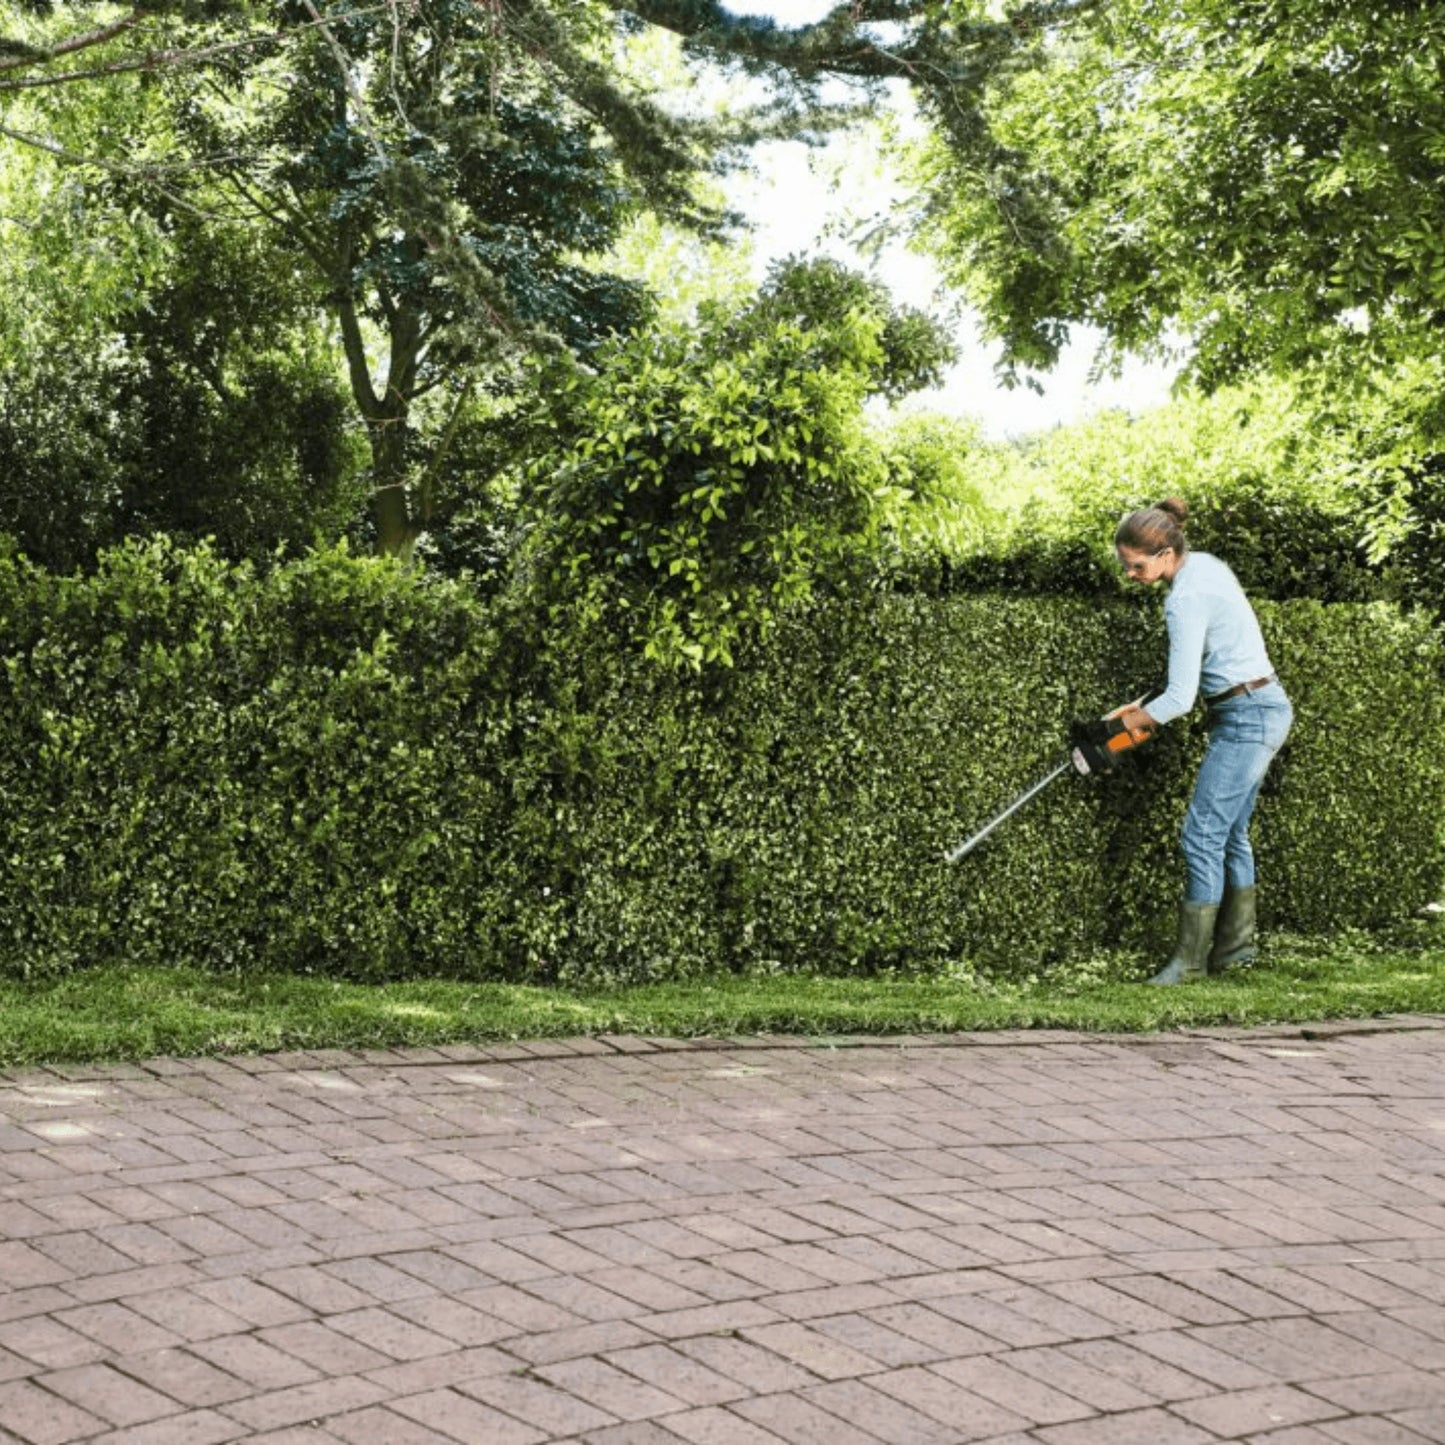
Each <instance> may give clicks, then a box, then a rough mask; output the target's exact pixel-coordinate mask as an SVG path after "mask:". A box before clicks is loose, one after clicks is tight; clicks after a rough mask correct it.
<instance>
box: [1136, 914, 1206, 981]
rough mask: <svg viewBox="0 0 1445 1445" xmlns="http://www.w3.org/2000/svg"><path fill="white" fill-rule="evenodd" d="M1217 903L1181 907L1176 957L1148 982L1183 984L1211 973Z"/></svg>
mask: <svg viewBox="0 0 1445 1445" xmlns="http://www.w3.org/2000/svg"><path fill="white" fill-rule="evenodd" d="M1218 914H1219V904H1217V903H1181V904H1180V905H1179V941H1178V942H1177V943H1176V944H1175V945H1174V956H1173V957H1172V958H1171V959H1170V960H1169V962H1168V963H1166V964H1165V965H1164V967H1163V968H1161V969H1160V970H1159V972H1158V973H1156V974H1155V975H1154V977H1153V978H1151V979H1150V980H1149V982H1150V983H1152V984H1168V983H1183V982H1184V981H1185V980H1186V979H1191V978H1204V977H1205V976H1206V975H1207V974H1208V973H1209V950H1210V947H1211V946H1212V945H1213V943H1214V920H1215V918H1216V917H1217V916H1218Z"/></svg>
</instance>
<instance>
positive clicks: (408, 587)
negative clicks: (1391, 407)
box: [0, 542, 1445, 982]
mask: <svg viewBox="0 0 1445 1445" xmlns="http://www.w3.org/2000/svg"><path fill="white" fill-rule="evenodd" d="M504 605H505V604H504V603H503V601H501V600H497V599H494V600H493V601H491V602H488V603H486V604H483V603H482V602H481V601H479V600H478V598H477V597H476V595H475V594H473V593H471V592H469V591H468V590H467V589H466V588H465V587H464V586H462V585H461V584H458V583H453V582H445V581H441V582H439V581H436V580H428V579H427V578H425V577H424V576H421V575H418V574H416V573H413V572H408V571H406V570H404V569H403V568H401V567H400V566H398V565H396V564H394V563H389V562H383V561H376V560H362V559H357V558H354V557H351V556H349V555H347V554H346V553H345V552H344V551H331V552H320V553H316V554H314V555H311V556H308V557H306V558H303V559H300V560H297V561H294V562H282V563H279V564H277V565H276V566H274V567H270V568H267V569H265V570H264V572H258V571H255V570H253V569H251V568H250V567H248V566H245V565H231V564H227V563H225V562H222V561H221V560H219V559H218V558H217V557H215V556H214V555H213V554H211V553H210V552H208V551H207V550H205V549H194V550H189V551H187V550H182V549H179V548H176V547H174V546H172V545H170V544H167V543H164V542H150V543H146V544H133V545H129V546H127V547H124V548H122V549H119V550H118V551H115V552H112V553H108V554H105V555H104V556H103V558H102V559H101V565H100V566H99V568H98V569H97V571H96V572H95V573H94V574H93V575H90V576H85V577H66V578H57V577H54V576H52V575H50V574H47V573H45V572H44V571H42V570H39V569H36V568H34V567H32V566H30V565H29V564H28V563H26V562H25V561H24V560H23V559H18V558H15V557H12V556H6V555H3V554H0V636H3V637H4V638H5V644H4V647H3V650H0V836H3V837H4V838H5V846H4V848H3V849H0V968H3V969H5V970H7V971H11V972H28V973H53V972H58V971H63V970H67V969H72V968H76V967H80V966H85V965H96V964H104V963H106V962H108V961H113V960H125V961H133V962H148V963H157V962H176V963H202V964H211V965H216V966H229V967H265V968H279V969H293V970H311V971H326V972H329V973H334V974H338V975H347V976H352V977H362V978H377V977H383V976H400V975H424V974H450V975H466V976H471V977H477V978H490V979H503V978H505V979H511V980H518V981H522V980H534V981H551V980H564V981H573V982H576V981H589V982H620V981H640V980H646V979H660V978H670V977H672V978H675V977H688V976H701V975H703V974H705V973H706V972H708V971H710V970H715V969H721V968H728V969H737V970H753V971H769V970H784V969H786V970H815V971H819V972H828V973H839V972H847V971H859V972H863V971H870V972H871V971H877V970H880V969H899V970H910V971H940V970H944V971H947V970H952V969H960V970H964V971H967V972H972V971H976V970H980V969H982V970H985V971H993V972H997V973H1000V974H1004V973H1010V974H1016V973H1021V972H1032V971H1036V970H1039V969H1042V968H1047V967H1048V966H1049V965H1050V964H1051V963H1053V962H1055V961H1058V960H1061V959H1065V958H1069V957H1073V956H1077V955H1079V954H1080V953H1083V952H1088V951H1091V950H1094V949H1097V948H1099V947H1101V946H1108V945H1113V944H1120V943H1122V944H1125V945H1128V946H1144V945H1148V946H1157V945H1159V944H1160V943H1162V940H1163V935H1164V933H1165V932H1166V931H1167V929H1168V928H1169V927H1170V922H1171V918H1172V914H1173V906H1174V900H1175V898H1176V896H1177V891H1178V880H1179V876H1180V868H1179V865H1178V862H1177V859H1176V856H1175V836H1176V833H1177V829H1178V826H1179V823H1180V820H1181V818H1182V814H1183V810H1184V807H1185V803H1186V801H1187V793H1188V789H1189V786H1190V782H1191V779H1192V772H1193V768H1194V766H1195V765H1196V763H1197V760H1198V755H1199V752H1200V750H1201V748H1202V746H1203V735H1202V731H1201V729H1200V727H1199V725H1198V721H1197V719H1196V720H1194V721H1191V722H1189V723H1188V724H1176V725H1175V726H1173V727H1171V728H1170V729H1168V730H1167V732H1166V734H1165V735H1164V737H1162V738H1161V739H1160V740H1159V741H1158V742H1157V743H1156V744H1154V745H1152V746H1151V748H1150V749H1148V750H1146V751H1145V752H1143V753H1142V754H1141V755H1140V757H1139V758H1138V761H1137V763H1136V765H1135V766H1134V767H1133V768H1131V769H1130V770H1129V771H1128V772H1127V773H1126V774H1124V775H1121V776H1119V777H1117V778H1114V779H1109V780H1106V781H1103V782H1090V781H1086V780H1082V779H1078V778H1074V777H1066V778H1063V779H1061V780H1060V781H1059V782H1058V783H1056V784H1055V785H1054V787H1053V788H1052V789H1051V790H1050V791H1049V792H1047V793H1045V794H1044V795H1043V796H1042V797H1040V798H1039V799H1038V800H1036V801H1035V803H1033V804H1032V805H1031V806H1030V807H1029V808H1028V809H1026V810H1025V811H1024V812H1022V813H1021V814H1019V815H1018V816H1017V817H1016V818H1014V819H1013V820H1011V821H1010V822H1009V823H1008V824H1007V825H1006V826H1005V827H1004V828H1003V829H1001V830H1000V831H999V833H998V834H996V835H995V836H994V838H992V839H990V841H989V842H988V843H987V844H986V845H985V846H984V847H982V848H980V849H979V850H978V851H977V852H976V853H974V854H972V855H970V856H969V857H968V858H967V859H966V860H965V861H964V862H963V863H962V864H960V865H958V866H956V867H950V866H948V865H946V864H945V863H943V861H942V855H943V853H944V850H945V849H946V848H947V847H948V846H949V845H950V844H952V843H954V842H956V841H957V840H958V839H959V838H960V837H962V836H964V835H965V834H967V833H968V832H970V831H972V830H973V829H974V828H975V827H977V826H978V825H979V824H981V823H982V822H983V821H984V820H985V819H987V818H988V817H989V816H991V815H992V814H993V813H994V812H996V811H997V810H998V809H999V808H1000V807H1001V806H1002V805H1003V804H1004V803H1005V802H1006V801H1007V800H1008V799H1009V798H1010V797H1012V796H1013V795H1014V794H1016V793H1017V792H1018V791H1020V790H1021V789H1022V788H1023V787H1024V786H1026V785H1027V784H1028V783H1030V782H1032V781H1033V780H1034V779H1036V778H1037V777H1039V776H1041V775H1042V773H1043V772H1044V771H1045V770H1046V769H1047V768H1048V767H1049V766H1051V764H1052V763H1053V762H1054V761H1055V760H1056V759H1057V758H1058V757H1059V756H1060V755H1061V749H1062V739H1063V737H1064V735H1065V731H1066V726H1067V723H1068V721H1069V720H1070V719H1071V718H1072V717H1074V716H1076V715H1081V714H1086V713H1088V712H1091V711H1103V710H1105V709H1106V708H1107V707H1109V706H1110V705H1112V704H1114V703H1117V702H1120V701H1123V700H1124V699H1125V698H1126V697H1127V696H1129V695H1131V694H1135V693H1137V692H1140V691H1143V689H1144V688H1145V687H1146V686H1147V685H1148V684H1149V683H1150V682H1151V681H1152V680H1154V679H1155V678H1156V677H1157V676H1158V675H1159V673H1160V671H1161V670H1162V667H1163V664H1164V634H1163V626H1162V621H1161V620H1160V618H1159V617H1158V616H1157V613H1156V612H1155V610H1154V608H1153V607H1151V606H1141V605H1133V606H1122V605H1121V606H1101V605H1100V604H1098V603H1097V602H1089V601H1080V600H1076V599H1068V598H1052V599H1020V598H1000V597H962V596H959V597H950V598H942V599H938V598H928V597H922V596H901V595H896V594H882V595H874V596H863V597H857V598H853V599H831V600H819V601H816V602H814V603H813V604H811V605H809V606H808V607H806V608H795V609H792V610H791V611H789V612H788V613H787V614H786V615H785V616H784V617H783V618H782V619H781V621H780V623H779V625H778V627H777V629H776V630H775V631H774V632H773V633H772V634H771V635H769V636H767V637H765V638H764V639H763V640H761V641H754V642H753V643H751V644H749V645H748V647H747V648H746V649H745V650H744V651H743V652H742V653H741V654H740V656H739V661H738V665H737V667H735V668H734V669H731V670H728V671H709V672H704V673H703V674H701V675H693V674H690V673H682V674H679V673H676V672H670V671H666V670H664V669H661V668H658V667H656V666H654V665H650V664H647V663H645V662H644V661H642V660H641V659H640V658H637V657H636V656H635V655H629V654H624V653H621V652H619V651H618V649H617V648H616V646H615V643H614V642H613V640H612V639H611V638H609V637H608V636H606V635H605V634H600V633H599V634H594V635H591V636H587V635H583V636H577V635H571V636H568V637H560V638H554V639H553V640H552V642H551V644H550V645H548V646H547V647H544V648H534V647H532V646H531V645H530V644H529V643H528V633H527V631H526V629H525V628H523V627H521V626H520V625H519V620H518V619H516V618H512V617H509V616H507V615H506V614H505V613H504V612H503V611H502V610H501V609H502V607H503V606H504ZM1261 619H1262V622H1263V624H1264V626H1265V629H1266V632H1267V634H1268V637H1269V641H1270V645H1271V650H1272V655H1273V656H1274V658H1275V660H1276V662H1277V663H1278V665H1279V667H1280V669H1281V672H1282V673H1283V675H1284V677H1285V678H1286V681H1287V684H1288V686H1289V690H1290V692H1291V695H1292V696H1293V697H1294V699H1295V702H1296V707H1297V710H1298V717H1299V721H1298V724H1297V727H1296V731H1295V734H1294V735H1293V737H1292V739H1291V741H1290V743H1289V745H1288V747H1287V749H1286V753H1285V754H1284V755H1283V756H1282V757H1281V759H1280V760H1279V762H1278V763H1277V764H1276V768H1275V771H1274V773H1273V774H1272V775H1271V782H1270V785H1269V789H1268V791H1267V795H1266V796H1265V797H1264V798H1263V799H1262V801H1261V806H1260V818H1259V825H1258V831H1257V838H1258V843H1259V850H1260V853H1261V861H1262V882H1263V886H1264V900H1265V908H1266V913H1267V917H1268V918H1269V919H1270V920H1272V921H1274V922H1275V923H1278V924H1284V925H1288V926H1290V927H1293V928H1297V929H1303V930H1311V931H1321V932H1323V931H1329V930H1332V929H1336V928H1340V927H1343V926H1355V925H1372V924H1377V923H1383V922H1386V921H1389V920H1391V919H1394V918H1398V917H1400V916H1402V915H1406V914H1409V913H1411V912H1413V911H1415V910H1417V909H1418V908H1420V907H1421V906H1422V905H1423V904H1425V903H1426V902H1428V901H1430V900H1432V899H1433V898H1435V897H1436V896H1438V885H1439V882H1440V876H1441V851H1440V843H1441V839H1440V834H1439V827H1438V820H1439V817H1440V816H1441V811H1442V807H1441V805H1442V803H1445V761H1442V759H1445V746H1442V744H1445V714H1442V701H1441V699H1442V695H1445V689H1442V687H1441V681H1442V661H1441V643H1440V641H1439V638H1438V635H1437V634H1434V633H1432V632H1431V631H1430V629H1429V628H1428V626H1427V625H1426V624H1425V623H1424V622H1423V621H1421V620H1418V619H1411V618H1406V617H1403V616H1401V615H1400V614H1399V613H1397V612H1396V611H1394V610H1392V609H1390V608H1389V607H1387V606H1384V605H1379V604H1376V605H1370V606H1354V605H1349V606H1323V605H1320V604H1317V603H1309V602H1291V603H1280V604H1265V605H1263V606H1262V607H1261Z"/></svg>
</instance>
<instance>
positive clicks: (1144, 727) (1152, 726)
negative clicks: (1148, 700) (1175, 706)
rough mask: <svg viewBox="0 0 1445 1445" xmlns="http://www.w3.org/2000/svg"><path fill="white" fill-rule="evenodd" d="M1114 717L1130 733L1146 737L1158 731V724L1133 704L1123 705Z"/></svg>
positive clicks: (1136, 704) (1137, 705)
mask: <svg viewBox="0 0 1445 1445" xmlns="http://www.w3.org/2000/svg"><path fill="white" fill-rule="evenodd" d="M1115 716H1116V717H1117V718H1118V719H1119V721H1120V722H1121V723H1123V724H1124V726H1125V727H1126V728H1127V729H1128V730H1129V731H1130V732H1131V733H1137V734H1142V735H1143V736H1145V737H1148V736H1149V735H1150V734H1151V733H1154V732H1157V731H1158V730H1159V724H1158V723H1156V722H1155V721H1154V719H1153V718H1152V717H1150V716H1149V714H1148V713H1147V712H1145V711H1144V709H1143V708H1142V707H1140V706H1139V704H1138V703H1135V702H1130V703H1125V704H1124V706H1123V707H1121V708H1120V709H1119V711H1118V712H1117V713H1116V714H1115Z"/></svg>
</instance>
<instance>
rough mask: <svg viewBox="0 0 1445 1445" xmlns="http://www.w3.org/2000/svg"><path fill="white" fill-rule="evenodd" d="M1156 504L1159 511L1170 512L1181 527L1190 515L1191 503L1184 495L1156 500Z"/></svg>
mask: <svg viewBox="0 0 1445 1445" xmlns="http://www.w3.org/2000/svg"><path fill="white" fill-rule="evenodd" d="M1154 505H1155V506H1156V507H1157V508H1158V509H1159V511H1161V512H1168V513H1169V515H1170V516H1171V517H1173V518H1174V520H1175V521H1176V522H1178V523H1179V525H1180V526H1181V527H1182V526H1183V525H1184V519H1185V518H1186V517H1187V516H1188V515H1189V503H1188V502H1186V501H1185V500H1184V498H1183V497H1165V498H1164V500H1163V501H1162V502H1155V504H1154Z"/></svg>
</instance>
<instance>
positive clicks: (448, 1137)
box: [0, 1019, 1445, 1445]
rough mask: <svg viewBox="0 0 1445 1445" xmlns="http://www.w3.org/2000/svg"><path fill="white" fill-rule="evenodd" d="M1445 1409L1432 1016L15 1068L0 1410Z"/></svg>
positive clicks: (626, 1418)
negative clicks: (1309, 1027)
mask: <svg viewBox="0 0 1445 1445" xmlns="http://www.w3.org/2000/svg"><path fill="white" fill-rule="evenodd" d="M81 1440H84V1441H105V1442H116V1445H118V1442H122V1441H125V1442H134V1445H213V1442H224V1441H231V1440H248V1441H264V1442H267V1445H300V1442H344V1445H421V1442H437V1445H443V1442H452V1445H455V1442H457V1441H463V1442H469V1445H529V1442H541V1441H562V1440H575V1441H589V1442H626V1445H654V1442H656V1445H663V1442H678V1441H683V1442H692V1445H773V1442H796V1445H803V1442H814V1441H818V1442H824V1445H864V1442H868V1445H873V1442H880V1441H881V1442H886V1445H947V1442H966V1441H992V1442H994V1445H1023V1442H1032V1445H1096V1442H1097V1445H1195V1442H1199V1445H1204V1442H1211V1441H1216V1440H1249V1441H1257V1442H1261V1445H1263V1442H1270V1445H1407V1442H1409V1445H1418V1442H1421V1441H1445V1020H1437V1019H1403V1020H1395V1021H1392V1022H1391V1023H1390V1024H1389V1025H1388V1026H1383V1027H1379V1026H1370V1025H1363V1026H1360V1027H1359V1028H1357V1029H1355V1030H1349V1029H1321V1030H1318V1031H1307V1032H1301V1031H1300V1030H1284V1029H1281V1030H1276V1031H1273V1032H1264V1033H1239V1034H1210V1035H1198V1034H1195V1035H1170V1036H1167V1037H1157V1038H1149V1039H1136V1040H1128V1039H1110V1038H1104V1037H1096V1038H1091V1037H1085V1036H1073V1035H1062V1034H1042V1035H1024V1034H1016V1035H970V1036H951V1037H938V1038H928V1039H907V1040H894V1041H885V1040H876V1041H861V1040H860V1041H853V1042H852V1044H851V1046H847V1047H819V1046H810V1045H809V1044H807V1043H802V1042H797V1041H792V1042H789V1041H782V1040H755V1041H741V1042H704V1043H692V1044H685V1045H679V1044H670V1043H667V1042H665V1041H649V1040H641V1039H630V1038H614V1039H595V1040H577V1041H571V1042H563V1043H549V1044H536V1045H514V1046H509V1047H505V1048H497V1049H447V1050H436V1051H432V1050H422V1051H409V1052H405V1053H389V1052H369V1053H358V1054H345V1053H334V1054H333V1053H327V1054H289V1055H275V1056H271V1057H266V1058H238V1059H232V1060H222V1061H217V1060H163V1061H157V1062H153V1063H149V1064H144V1065H139V1066H134V1067H129V1066H128V1067H116V1068H96V1069H78V1068H77V1069H55V1070H33V1071H26V1072H23V1073H12V1074H8V1075H0V1445H3V1442H13V1441H23V1442H26V1445H61V1442H67V1441H81Z"/></svg>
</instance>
